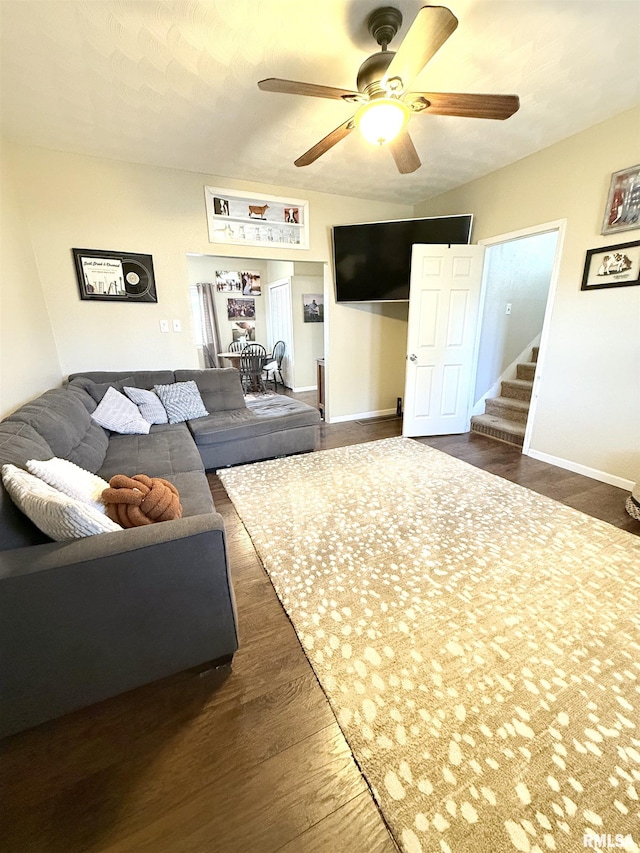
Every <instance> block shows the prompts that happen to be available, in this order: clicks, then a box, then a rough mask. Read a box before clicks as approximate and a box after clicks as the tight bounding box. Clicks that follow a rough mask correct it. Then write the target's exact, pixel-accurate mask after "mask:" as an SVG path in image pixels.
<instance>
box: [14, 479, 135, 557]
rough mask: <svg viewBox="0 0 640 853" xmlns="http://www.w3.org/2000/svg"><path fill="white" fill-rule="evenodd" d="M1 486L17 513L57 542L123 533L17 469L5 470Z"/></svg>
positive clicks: (103, 517)
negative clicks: (102, 534)
mask: <svg viewBox="0 0 640 853" xmlns="http://www.w3.org/2000/svg"><path fill="white" fill-rule="evenodd" d="M2 482H3V483H4V486H5V488H6V490H7V491H8V492H9V495H10V496H11V500H12V501H13V502H14V504H15V505H16V506H17V507H18V509H19V510H21V511H22V512H23V513H24V514H25V515H26V516H28V517H29V518H30V519H31V521H32V522H33V523H34V524H35V525H36V527H38V528H40V530H42V532H43V533H45V534H46V535H47V536H48V537H49V538H50V539H53V540H54V541H56V542H62V541H64V540H65V539H82V538H83V537H84V536H93V534H95V533H112V532H114V531H116V530H122V527H120V525H119V524H116V523H115V521H111V519H110V518H108V517H107V516H106V515H104V514H103V513H101V512H99V511H98V510H97V509H94V508H93V507H92V506H90V505H89V504H86V503H84V502H83V501H78V500H75V499H74V498H70V497H69V496H68V495H63V494H62V492H59V491H58V490H57V489H54V488H53V487H52V486H49V485H48V484H47V483H45V482H43V481H42V480H41V479H40V478H39V477H34V476H33V474H29V473H27V472H26V471H23V470H22V469H21V468H16V466H15V465H3V466H2Z"/></svg>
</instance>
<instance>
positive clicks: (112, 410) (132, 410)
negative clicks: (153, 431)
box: [91, 388, 151, 435]
mask: <svg viewBox="0 0 640 853" xmlns="http://www.w3.org/2000/svg"><path fill="white" fill-rule="evenodd" d="M91 417H92V418H93V420H94V421H95V422H96V423H98V424H100V426H103V427H104V428H105V429H110V430H112V431H113V432H119V433H122V434H124V435H146V434H147V433H148V432H149V429H150V428H151V424H150V423H149V421H145V419H144V418H143V417H142V415H141V414H140V411H139V409H138V407H137V406H136V404H135V403H132V402H131V400H128V399H127V398H126V397H125V396H124V394H121V393H120V392H119V391H116V389H115V388H108V389H107V393H106V394H105V395H104V397H103V398H102V400H101V401H100V403H98V408H97V409H96V410H95V411H94V412H92V413H91Z"/></svg>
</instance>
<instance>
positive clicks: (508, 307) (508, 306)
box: [504, 302, 511, 314]
mask: <svg viewBox="0 0 640 853" xmlns="http://www.w3.org/2000/svg"><path fill="white" fill-rule="evenodd" d="M504 313H505V314H511V303H510V302H507V310H506V311H505V312H504Z"/></svg>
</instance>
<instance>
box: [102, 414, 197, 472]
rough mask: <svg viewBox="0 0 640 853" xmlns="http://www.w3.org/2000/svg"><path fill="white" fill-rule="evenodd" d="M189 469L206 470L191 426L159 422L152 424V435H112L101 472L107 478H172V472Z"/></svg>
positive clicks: (150, 433)
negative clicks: (190, 430) (117, 476)
mask: <svg viewBox="0 0 640 853" xmlns="http://www.w3.org/2000/svg"><path fill="white" fill-rule="evenodd" d="M185 471H200V472H202V471H204V466H203V464H202V459H201V458H200V454H199V453H198V448H197V447H196V445H195V443H194V441H193V438H192V437H191V433H190V432H189V430H188V429H187V426H186V425H185V424H158V425H157V426H152V427H151V430H150V432H149V435H115V434H114V435H112V436H111V441H110V442H109V449H108V450H107V454H106V457H105V460H104V463H103V465H102V467H101V468H100V470H99V471H98V473H99V474H100V476H101V477H104V479H105V480H110V479H111V477H113V475H114V474H128V475H129V476H132V475H133V474H147V475H148V476H149V477H166V478H167V480H170V479H171V476H170V475H171V474H177V473H183V472H185ZM172 482H173V481H172Z"/></svg>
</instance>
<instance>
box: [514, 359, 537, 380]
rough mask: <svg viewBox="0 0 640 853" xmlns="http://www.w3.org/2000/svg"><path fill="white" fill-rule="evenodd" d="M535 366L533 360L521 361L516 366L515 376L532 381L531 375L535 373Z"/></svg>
mask: <svg viewBox="0 0 640 853" xmlns="http://www.w3.org/2000/svg"><path fill="white" fill-rule="evenodd" d="M536 366H537V365H536V362H535V361H521V362H520V363H519V364H518V366H517V367H516V378H517V379H527V380H529V381H533V377H534V376H535V375H536Z"/></svg>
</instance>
